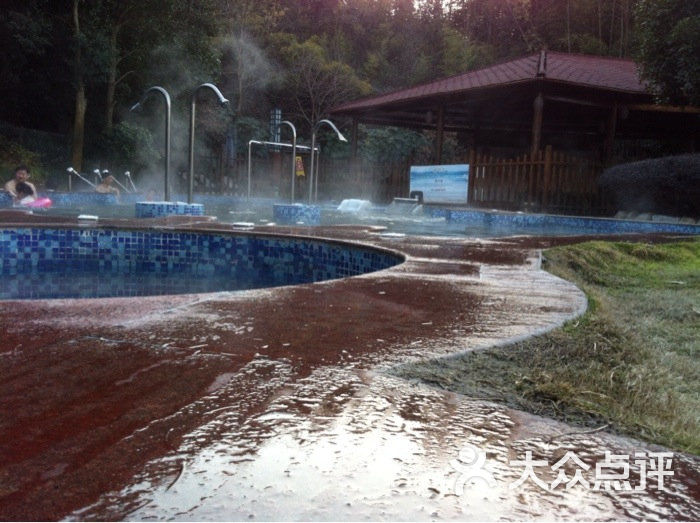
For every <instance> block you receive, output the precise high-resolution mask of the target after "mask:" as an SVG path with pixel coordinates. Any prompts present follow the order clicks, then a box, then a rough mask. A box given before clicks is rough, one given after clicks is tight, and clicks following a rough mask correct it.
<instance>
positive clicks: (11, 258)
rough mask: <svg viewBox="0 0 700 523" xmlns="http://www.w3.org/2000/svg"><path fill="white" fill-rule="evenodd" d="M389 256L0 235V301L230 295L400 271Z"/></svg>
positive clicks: (106, 234) (269, 244)
mask: <svg viewBox="0 0 700 523" xmlns="http://www.w3.org/2000/svg"><path fill="white" fill-rule="evenodd" d="M403 260H404V258H403V257H402V256H401V255H399V254H396V253H393V252H391V251H387V250H382V249H378V248H374V247H369V246H362V245H355V244H349V243H343V242H334V241H329V240H316V239H309V238H303V237H282V236H274V235H265V234H236V233H210V232H192V231H171V230H168V231H162V230H147V231H145V230H126V229H112V228H89V229H81V228H77V227H76V228H45V227H42V228H39V227H10V228H3V229H1V230H0V275H1V276H2V277H1V278H0V299H4V300H8V299H48V298H103V297H115V296H148V295H163V294H190V293H206V292H220V291H236V290H243V289H256V288H263V287H276V286H281V285H296V284H302V283H311V282H318V281H323V280H330V279H335V278H343V277H346V276H354V275H358V274H365V273H368V272H373V271H377V270H381V269H385V268H388V267H391V266H393V265H396V264H398V263H401V262H402V261H403Z"/></svg>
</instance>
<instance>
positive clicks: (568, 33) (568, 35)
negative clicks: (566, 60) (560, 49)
mask: <svg viewBox="0 0 700 523" xmlns="http://www.w3.org/2000/svg"><path fill="white" fill-rule="evenodd" d="M566 50H567V52H568V53H570V52H571V0H566Z"/></svg>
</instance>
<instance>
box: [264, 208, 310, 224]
mask: <svg viewBox="0 0 700 523" xmlns="http://www.w3.org/2000/svg"><path fill="white" fill-rule="evenodd" d="M272 215H273V217H274V220H275V221H276V222H278V223H281V224H285V225H290V224H297V223H303V224H304V225H321V207H319V206H318V205H304V204H299V203H295V204H284V203H279V204H275V205H273V206H272Z"/></svg>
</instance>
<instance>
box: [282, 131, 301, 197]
mask: <svg viewBox="0 0 700 523" xmlns="http://www.w3.org/2000/svg"><path fill="white" fill-rule="evenodd" d="M283 124H284V125H288V126H289V128H290V129H291V130H292V198H291V200H292V203H294V181H295V179H296V174H297V169H296V166H297V128H296V127H294V124H293V123H292V122H290V121H289V120H282V121H281V122H280V123H279V124H278V125H277V127H280V126H282V125H283Z"/></svg>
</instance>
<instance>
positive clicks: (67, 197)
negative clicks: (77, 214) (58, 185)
mask: <svg viewBox="0 0 700 523" xmlns="http://www.w3.org/2000/svg"><path fill="white" fill-rule="evenodd" d="M41 196H46V197H47V198H51V202H52V203H53V207H77V206H81V205H116V204H117V203H119V201H118V200H117V197H116V196H115V195H114V194H103V193H98V192H49V193H46V194H41Z"/></svg>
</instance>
